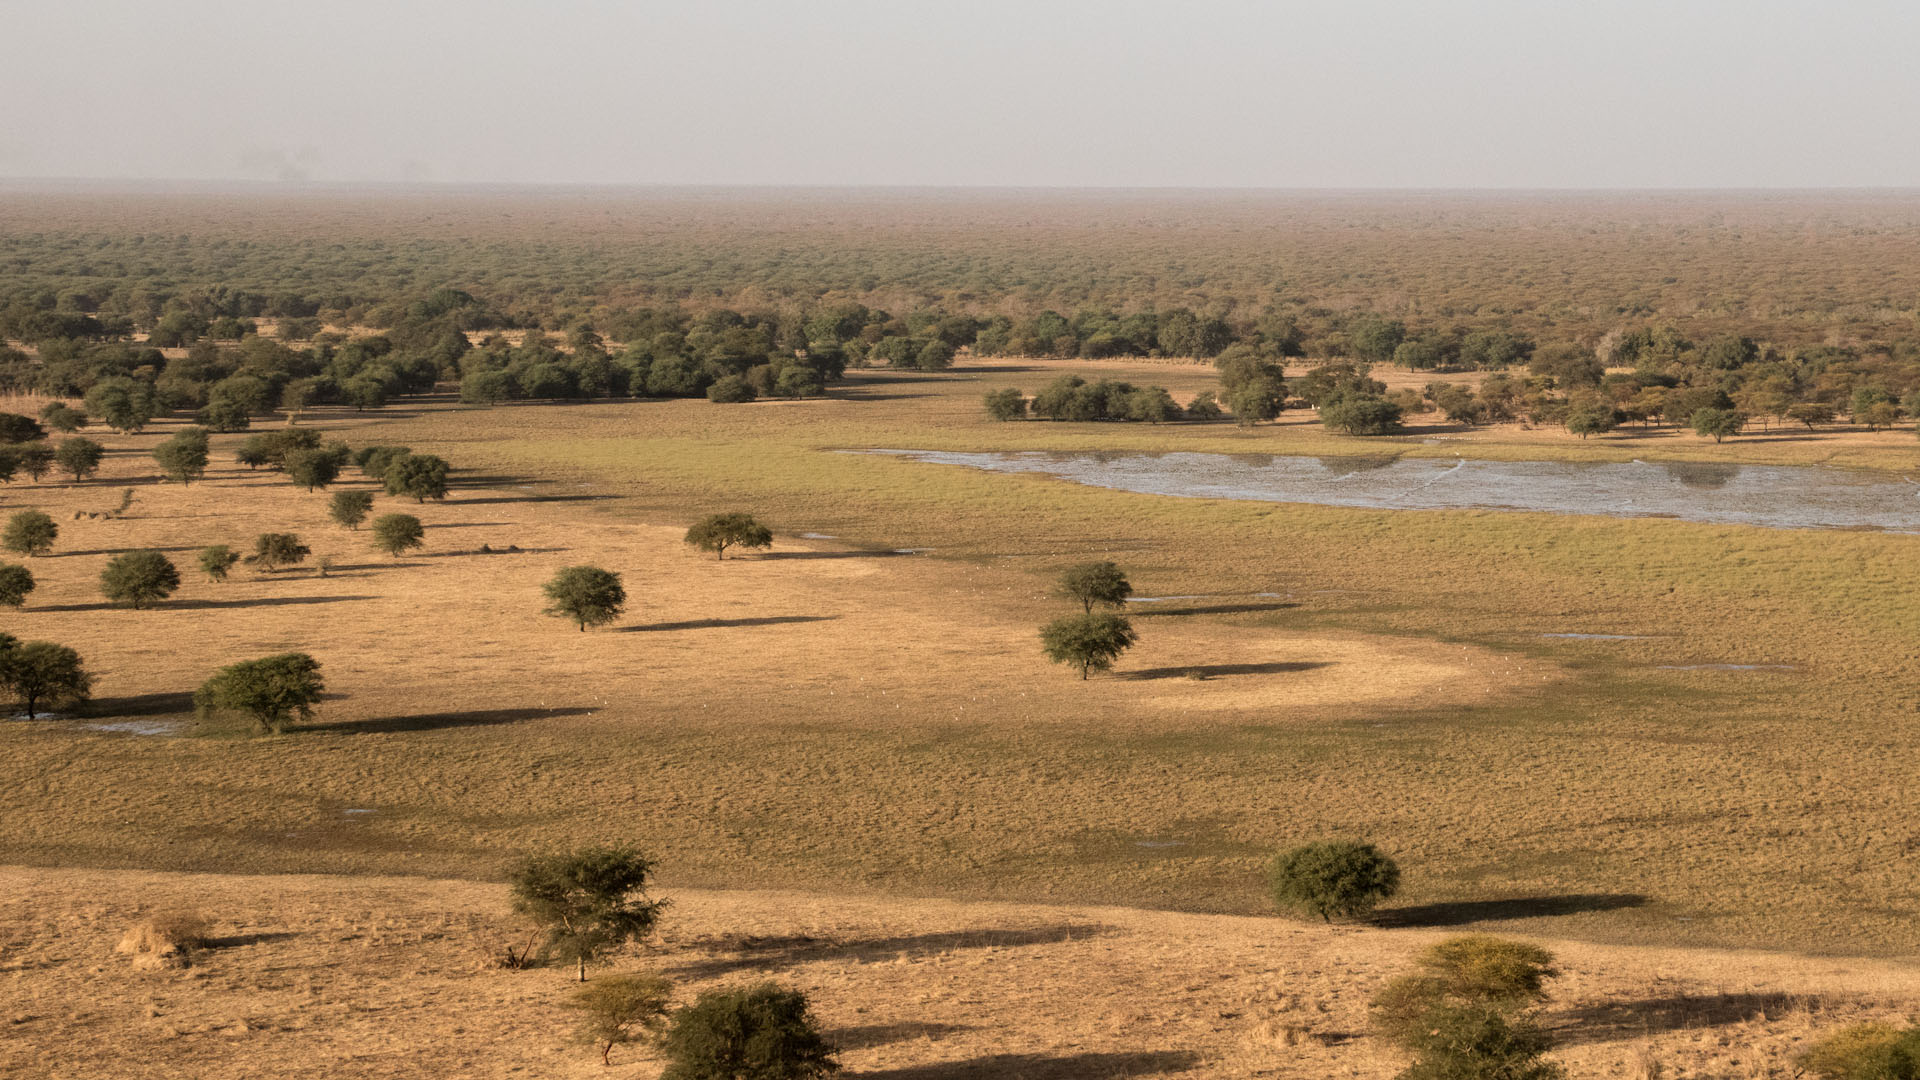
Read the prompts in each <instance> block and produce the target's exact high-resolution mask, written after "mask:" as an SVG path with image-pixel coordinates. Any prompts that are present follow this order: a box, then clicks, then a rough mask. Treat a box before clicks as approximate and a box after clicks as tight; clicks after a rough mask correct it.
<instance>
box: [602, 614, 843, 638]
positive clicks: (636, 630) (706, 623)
mask: <svg viewBox="0 0 1920 1080" xmlns="http://www.w3.org/2000/svg"><path fill="white" fill-rule="evenodd" d="M839 617H840V616H838V615H764V616H760V617H759V618H752V619H693V620H691V621H688V622H663V623H648V624H646V625H644V626H623V627H621V628H620V630H619V632H620V633H622V634H640V633H650V632H652V631H656V630H719V629H723V628H725V627H730V626H779V625H782V624H785V623H809V622H832V621H833V620H835V619H837V618H839Z"/></svg>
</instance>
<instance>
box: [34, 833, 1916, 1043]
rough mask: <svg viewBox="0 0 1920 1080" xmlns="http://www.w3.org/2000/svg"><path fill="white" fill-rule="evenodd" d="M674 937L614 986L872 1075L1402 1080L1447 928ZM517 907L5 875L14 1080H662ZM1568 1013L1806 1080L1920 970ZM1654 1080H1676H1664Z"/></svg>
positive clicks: (68, 875) (1682, 983)
mask: <svg viewBox="0 0 1920 1080" xmlns="http://www.w3.org/2000/svg"><path fill="white" fill-rule="evenodd" d="M670 898H671V899H672V900H673V906H672V908H671V909H670V910H669V914H668V918H667V920H666V922H665V923H664V925H663V932H662V933H661V935H660V936H659V938H658V940H657V942H656V943H655V944H654V945H652V946H651V947H648V948H646V949H644V950H634V951H633V952H630V953H629V954H628V955H625V956H622V957H619V958H617V959H616V963H615V965H614V969H615V970H618V969H634V968H647V969H652V970H656V971H659V972H661V973H663V974H665V975H667V976H668V977H669V978H670V979H672V980H673V982H674V983H675V985H676V989H677V992H678V994H679V995H680V996H681V997H682V999H683V1000H685V999H686V998H689V997H691V996H692V995H693V994H695V993H697V992H699V991H700V990H703V989H707V988H709V987H713V986H720V985H730V984H739V983H743V982H750V981H753V980H756V979H761V978H767V977H773V978H778V979H780V980H781V981H783V982H786V983H789V984H792V985H795V986H798V987H800V988H801V989H803V990H805V991H806V993H807V994H808V996H809V998H810V999H811V1000H812V1002H813V1005H814V1008H815V1010H816V1011H817V1013H818V1015H819V1017H820V1020H821V1023H822V1025H823V1027H824V1028H825V1029H826V1031H827V1033H828V1037H829V1038H830V1039H831V1040H833V1041H834V1042H835V1043H837V1044H838V1045H839V1046H840V1047H841V1048H842V1052H841V1060H842V1062H843V1064H844V1065H845V1066H846V1067H847V1069H848V1071H849V1072H850V1073H851V1074H852V1075H856V1076H860V1077H869V1078H874V1080H1067V1078H1084V1077H1115V1076H1162V1075H1178V1076H1182V1077H1192V1078H1194V1080H1209V1078H1220V1080H1227V1078H1235V1080H1238V1078H1243V1077H1297V1078H1301V1080H1308V1078H1311V1080H1324V1078H1327V1077H1360V1078H1382V1080H1384V1078H1386V1077H1389V1076H1392V1075H1393V1074H1394V1073H1395V1072H1397V1071H1398V1070H1399V1068H1400V1067H1402V1065H1403V1064H1404V1059H1402V1058H1401V1057H1400V1056H1399V1055H1397V1054H1396V1053H1395V1052H1394V1051H1393V1050H1392V1048H1391V1047H1388V1046H1386V1045H1383V1044H1382V1043H1381V1042H1380V1041H1379V1040H1377V1039H1375V1038H1372V1037H1370V1036H1368V1035H1367V1034H1366V1032H1367V1017H1366V1000H1367V998H1368V996H1369V995H1370V994H1372V993H1373V992H1374V991H1375V990H1377V989H1378V988H1379V987H1380V986H1381V984H1383V983H1384V982H1385V981H1386V980H1387V979H1390V978H1392V977H1394V976H1395V975H1398V974H1401V973H1403V972H1405V971H1406V970H1407V969H1408V967H1409V966H1410V960H1411V958H1412V956H1413V955H1414V954H1415V953H1416V952H1417V951H1419V950H1420V949H1421V948H1424V947H1425V946H1427V945H1428V944H1430V943H1432V942H1433V941H1435V940H1436V939H1438V938H1440V937H1441V936H1443V935H1442V934H1441V933H1440V932H1437V931H1430V930H1427V931H1410V930H1392V931H1388V930H1373V929H1351V928H1343V927H1322V926H1319V925H1306V924H1288V923H1276V922H1274V921H1273V920H1271V919H1259V918H1244V917H1233V916H1220V915H1184V914H1174V913H1167V912H1151V911H1140V910H1137V909H1127V908H1112V907H1084V906H1078V907H1068V906H1043V905H1012V904H988V903H956V902H948V901H895V900H878V899H876V900H857V899H844V898H836V899H829V898H822V897H819V896H817V895H811V894H802V893H781V892H754V891H745V892H724V893H715V892H701V891H693V890H674V891H672V893H671V896H670ZM182 906H185V907H188V908H198V909H200V910H202V911H206V912H208V913H210V914H212V915H213V916H214V918H215V924H214V926H213V928H212V933H213V935H214V941H213V947H212V948H209V949H205V950H201V951H199V952H198V953H197V955H195V956H194V957H193V961H194V962H193V965H192V966H190V967H188V968H186V969H184V970H179V969H171V970H159V971H139V970H131V969H130V967H129V965H128V962H127V960H126V959H125V958H124V957H119V956H115V955H113V954H112V951H111V950H112V947H113V942H114V941H115V940H116V939H117V938H118V937H119V935H120V933H121V932H122V931H123V930H124V929H125V928H126V927H127V926H129V925H131V924H132V923H133V922H134V921H136V920H137V919H139V918H140V917H142V916H144V915H147V914H151V913H153V912H155V911H164V910H167V909H169V908H179V907H182ZM504 906H505V890H504V889H502V888H501V887H499V886H497V885H484V884H476V883H471V882H465V881H435V880H422V879H411V878H366V877H305V876H303V877H272V876H264V877H218V876H212V875H197V874H168V873H150V872H138V871H133V872H126V871H123V872H103V871H71V870H4V871H0V942H4V943H5V945H6V952H5V955H4V958H0V1000H4V1002H5V1004H4V1005H0V1019H3V1020H4V1022H5V1023H6V1024H7V1025H8V1026H7V1031H8V1035H9V1037H8V1038H7V1039H5V1040H0V1074H7V1075H22V1076H43V1075H71V1076H99V1075H111V1076H115V1077H126V1078H137V1077H152V1078H155V1080H159V1078H168V1080H171V1078H173V1077H182V1076H192V1077H195V1078H198V1080H230V1078H231V1080H238V1078H241V1077H257V1076H265V1075H301V1076H326V1077H329V1078H337V1080H359V1078H369V1080H370V1078H376V1077H417V1076H422V1075H445V1076H462V1077H473V1078H484V1077H509V1076H527V1075H537V1076H542V1077H618V1078H624V1077H636V1078H639V1077H650V1076H654V1075H656V1074H657V1072H658V1069H659V1064H658V1062H657V1061H655V1060H652V1059H650V1058H649V1057H648V1056H646V1055H645V1054H644V1053H643V1052H642V1051H640V1050H637V1049H631V1048H622V1049H620V1050H618V1051H616V1052H615V1056H614V1059H613V1060H614V1068H612V1069H607V1068H605V1067H603V1066H602V1065H601V1064H600V1061H599V1057H598V1055H597V1054H595V1053H594V1052H593V1051H591V1050H589V1049H587V1048H585V1047H581V1046H575V1045H569V1044H568V1043H567V1041H566V1035H567V1032H568V1029H569V1028H570V1027H571V1026H572V1023H573V1017H572V1016H570V1015H569V1014H568V1013H567V1012H566V1010H565V1009H564V1008H562V1007H561V1002H563V1001H564V1000H565V997H566V994H567V992H568V990H569V988H570V986H571V982H570V980H571V972H570V971H568V970H566V969H564V968H561V969H551V968H550V969H543V970H533V971H523V972H508V971H502V970H498V969H495V968H491V967H489V966H488V964H487V947H488V946H489V944H491V943H495V942H498V941H500V940H502V939H503V938H504V937H505V936H506V935H508V934H510V933H513V931H512V930H511V928H510V927H509V926H508V925H507V924H506V923H505V920H504V918H503V911H504ZM1554 949H1555V952H1556V955H1557V956H1558V959H1559V961H1560V967H1561V970H1562V972H1563V975H1562V977H1561V978H1559V979H1557V980H1554V981H1553V982H1552V983H1551V984H1550V987H1551V991H1552V999H1551V1003H1550V1006H1549V1011H1548V1014H1547V1017H1546V1021H1547V1024H1548V1026H1549V1027H1550V1028H1551V1029H1552V1030H1553V1031H1554V1033H1555V1035H1556V1036H1557V1038H1558V1040H1559V1042H1560V1044H1561V1049H1559V1050H1558V1051H1556V1053H1555V1055H1554V1056H1555V1058H1556V1059H1557V1060H1560V1061H1562V1062H1564V1063H1565V1064H1566V1065H1567V1066H1568V1067H1569V1069H1570V1070H1571V1071H1572V1073H1573V1075H1575V1076H1580V1077H1645V1076H1648V1075H1661V1076H1666V1077H1670V1078H1673V1080H1685V1078H1689V1077H1700V1078H1705V1077H1716V1078H1728V1077H1742V1078H1768V1077H1781V1078H1785V1077H1790V1076H1793V1075H1794V1074H1795V1073H1794V1069H1793V1065H1792V1058H1793V1056H1794V1054H1795V1053H1796V1052H1797V1051H1799V1050H1800V1049H1801V1048H1803V1047H1804V1046H1805V1044H1806V1042H1807V1041H1808V1039H1809V1037H1810V1036H1815V1035H1817V1034H1819V1033H1822V1032H1824V1031H1826V1030H1830V1029H1831V1028H1832V1027H1834V1026H1837V1025H1840V1024H1846V1023H1856V1022H1860V1021H1864V1020H1888V1021H1893V1022H1901V1021H1903V1020H1904V1018H1905V1017H1907V1016H1909V1015H1911V1014H1912V1013H1913V1012H1914V1011H1915V1010H1916V1009H1920V973H1916V972H1915V971H1914V970H1913V969H1912V968H1910V967H1907V966H1903V965H1897V964H1891V963H1887V962H1884V961H1862V960H1846V961H1811V962H1810V961H1807V960H1804V959H1801V958H1795V957H1784V956H1779V955H1773V954H1766V953H1757V952H1713V951H1706V950H1691V951H1690V950H1679V949H1668V948H1632V947H1622V946H1594V945H1576V944H1566V943H1555V944H1554ZM1649 1063H1658V1065H1659V1066H1660V1067H1661V1068H1662V1069H1663V1070H1664V1071H1663V1072H1660V1073H1651V1072H1649V1071H1648V1065H1649Z"/></svg>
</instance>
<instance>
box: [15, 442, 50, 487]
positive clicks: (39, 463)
mask: <svg viewBox="0 0 1920 1080" xmlns="http://www.w3.org/2000/svg"><path fill="white" fill-rule="evenodd" d="M13 456H14V460H15V461H17V462H18V463H19V467H20V468H21V469H22V470H23V471H25V472H26V474H27V475H28V476H31V477H33V479H34V481H35V482H36V483H37V482H38V481H39V480H40V478H41V477H43V476H45V475H47V473H48V472H50V471H52V469H53V462H54V451H53V447H51V446H48V445H47V444H46V443H43V442H39V443H27V444H26V445H24V446H17V447H14V450H13Z"/></svg>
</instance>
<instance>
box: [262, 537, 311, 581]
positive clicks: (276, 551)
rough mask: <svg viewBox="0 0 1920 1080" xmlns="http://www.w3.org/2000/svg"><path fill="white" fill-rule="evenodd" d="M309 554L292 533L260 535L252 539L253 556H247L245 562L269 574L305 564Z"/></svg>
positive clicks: (308, 550)
mask: <svg viewBox="0 0 1920 1080" xmlns="http://www.w3.org/2000/svg"><path fill="white" fill-rule="evenodd" d="M311 554H313V550H312V549H311V548H309V547H307V545H305V544H303V543H301V542H300V538H299V537H298V536H296V535H294V534H293V533H261V534H260V535H259V536H258V537H256V538H254V541H253V554H251V555H249V556H247V561H248V562H250V563H252V564H254V565H255V566H258V567H259V568H260V569H262V570H265V571H268V572H269V573H271V572H272V571H275V570H278V569H280V568H281V567H283V566H294V565H297V564H299V563H302V562H305V561H306V559H307V556H308V555H311Z"/></svg>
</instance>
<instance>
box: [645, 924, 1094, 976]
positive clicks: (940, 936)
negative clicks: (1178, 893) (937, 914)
mask: <svg viewBox="0 0 1920 1080" xmlns="http://www.w3.org/2000/svg"><path fill="white" fill-rule="evenodd" d="M1109 932H1111V928H1110V927H1106V926H1101V925H1098V924H1094V923H1055V924H1052V925H1049V926H1033V927H1025V928H1020V929H1012V930H1003V929H996V928H992V927H982V928H980V929H977V930H945V931H939V932H935V933H929V934H907V935H900V936H896V937H881V938H853V939H849V940H835V939H832V938H817V937H809V936H807V935H804V934H797V935H792V936H782V937H766V938H763V937H755V936H753V935H750V934H722V935H717V936H715V937H712V938H707V939H704V940H703V941H701V942H700V943H699V944H700V945H701V946H702V947H705V948H708V949H711V950H714V951H720V952H731V953H734V954H735V955H733V956H730V957H714V958H711V959H707V960H697V961H694V962H692V963H688V964H683V965H681V966H680V967H678V968H676V969H675V970H676V972H677V973H678V974H680V975H684V976H687V977H688V978H700V979H704V978H712V977H715V976H719V975H727V974H731V973H733V972H736V971H770V970H773V969H775V968H783V967H789V966H792V965H794V964H805V963H811V962H813V961H815V960H856V961H860V962H863V963H871V962H873V961H877V960H891V959H894V958H896V957H898V956H901V955H902V954H914V955H928V954H938V953H946V952H952V951H954V950H956V949H1006V948H1018V947H1022V946H1027V945H1054V944H1058V943H1060V942H1065V941H1084V940H1086V939H1087V938H1092V937H1098V936H1100V935H1102V934H1106V933H1109Z"/></svg>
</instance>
